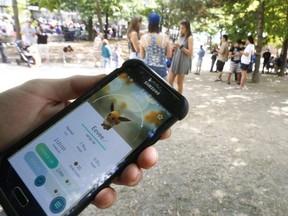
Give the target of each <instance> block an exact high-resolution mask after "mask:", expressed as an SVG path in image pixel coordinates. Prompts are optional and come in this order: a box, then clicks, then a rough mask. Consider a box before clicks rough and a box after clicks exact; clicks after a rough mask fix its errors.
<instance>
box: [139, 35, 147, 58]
mask: <svg viewBox="0 0 288 216" xmlns="http://www.w3.org/2000/svg"><path fill="white" fill-rule="evenodd" d="M144 37H146V35H142V37H141V39H140V57H141V58H142V59H144V58H145V54H146V53H145V48H144V41H145V39H144Z"/></svg>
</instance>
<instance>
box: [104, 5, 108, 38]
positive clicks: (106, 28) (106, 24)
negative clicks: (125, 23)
mask: <svg viewBox="0 0 288 216" xmlns="http://www.w3.org/2000/svg"><path fill="white" fill-rule="evenodd" d="M108 22H109V14H108V11H106V23H105V36H104V37H105V39H108V26H109V23H108Z"/></svg>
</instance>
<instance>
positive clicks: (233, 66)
mask: <svg viewBox="0 0 288 216" xmlns="http://www.w3.org/2000/svg"><path fill="white" fill-rule="evenodd" d="M241 43H242V41H241V40H238V41H237V42H236V43H234V45H233V46H232V47H231V48H230V50H229V55H228V58H229V59H231V62H230V70H229V73H228V78H227V84H228V85H230V84H231V76H232V74H233V73H236V75H237V76H236V77H237V83H238V84H240V79H241V68H240V59H241V53H240V51H241V48H240V45H241Z"/></svg>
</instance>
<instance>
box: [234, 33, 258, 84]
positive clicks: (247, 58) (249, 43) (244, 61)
mask: <svg viewBox="0 0 288 216" xmlns="http://www.w3.org/2000/svg"><path fill="white" fill-rule="evenodd" d="M254 50H255V47H254V38H253V37H252V36H248V38H247V40H246V48H245V49H244V51H242V56H241V82H240V86H239V87H237V89H243V88H244V87H245V83H246V80H247V71H248V68H249V64H250V63H251V57H252V55H253V54H254Z"/></svg>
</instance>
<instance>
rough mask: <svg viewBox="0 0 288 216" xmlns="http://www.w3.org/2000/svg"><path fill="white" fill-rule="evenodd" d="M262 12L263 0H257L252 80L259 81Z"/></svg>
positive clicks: (263, 7)
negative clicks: (256, 26)
mask: <svg viewBox="0 0 288 216" xmlns="http://www.w3.org/2000/svg"><path fill="white" fill-rule="evenodd" d="M264 12H265V5H264V0H259V8H258V30H257V37H258V39H257V46H256V62H255V69H254V72H253V75H252V82H253V83H259V81H260V79H259V68H260V61H261V52H262V47H263V32H264Z"/></svg>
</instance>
